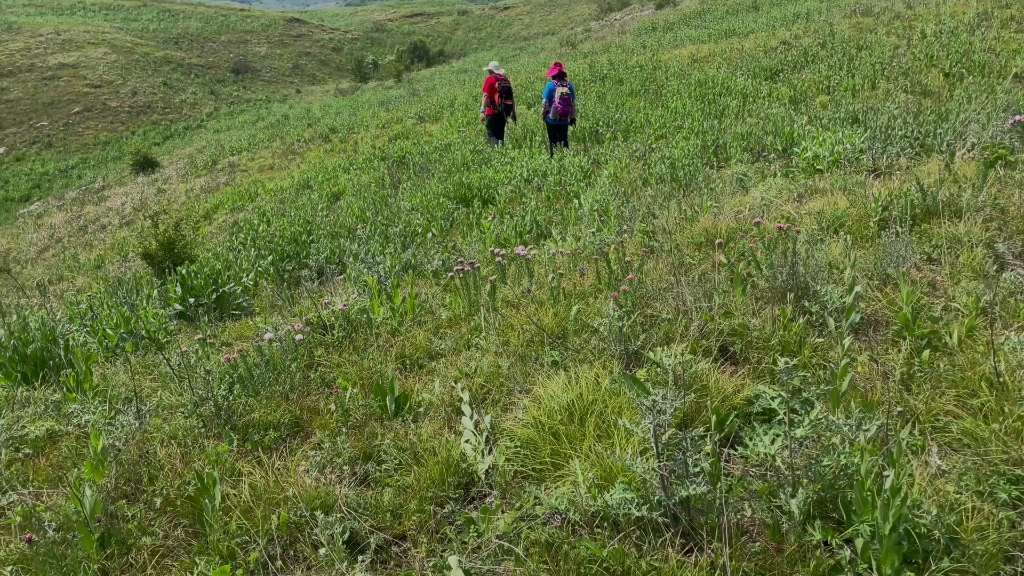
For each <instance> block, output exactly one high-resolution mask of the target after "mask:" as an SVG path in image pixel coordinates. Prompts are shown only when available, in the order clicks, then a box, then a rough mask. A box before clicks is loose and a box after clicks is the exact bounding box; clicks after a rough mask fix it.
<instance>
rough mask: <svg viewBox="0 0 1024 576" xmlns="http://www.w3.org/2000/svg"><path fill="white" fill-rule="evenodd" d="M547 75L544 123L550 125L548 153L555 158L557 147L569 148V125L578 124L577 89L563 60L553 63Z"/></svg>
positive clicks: (544, 97)
mask: <svg viewBox="0 0 1024 576" xmlns="http://www.w3.org/2000/svg"><path fill="white" fill-rule="evenodd" d="M547 77H548V78H549V81H548V83H547V86H545V87H544V96H543V99H544V123H545V124H546V125H547V127H548V154H549V155H550V156H551V157H552V158H554V157H555V148H556V147H559V146H560V147H562V148H565V149H566V150H568V149H569V127H570V126H575V125H576V90H575V89H574V88H573V87H572V84H571V83H570V82H569V80H568V76H567V75H566V73H565V66H564V65H563V64H562V63H561V62H555V63H554V64H552V65H551V68H549V69H548V73H547Z"/></svg>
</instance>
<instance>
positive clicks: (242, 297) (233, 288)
mask: <svg viewBox="0 0 1024 576" xmlns="http://www.w3.org/2000/svg"><path fill="white" fill-rule="evenodd" d="M255 287H256V273H255V272H254V271H251V270H250V271H248V272H245V271H242V270H239V269H238V268H237V267H235V266H231V265H230V264H226V263H223V262H215V261H207V260H199V261H197V262H195V263H192V264H189V265H187V266H183V267H181V268H179V269H178V270H177V272H175V274H174V275H173V276H172V277H169V278H168V279H167V281H166V292H165V299H166V303H167V306H168V307H169V308H170V309H171V310H173V311H174V313H175V315H176V316H177V317H179V318H182V319H185V320H189V321H196V320H199V319H201V318H204V317H205V318H217V319H225V318H232V317H239V316H244V315H246V314H248V313H249V312H250V311H251V310H252V294H253V292H254V290H255Z"/></svg>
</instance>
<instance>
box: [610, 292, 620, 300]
mask: <svg viewBox="0 0 1024 576" xmlns="http://www.w3.org/2000/svg"><path fill="white" fill-rule="evenodd" d="M618 299H619V293H618V292H612V300H618Z"/></svg>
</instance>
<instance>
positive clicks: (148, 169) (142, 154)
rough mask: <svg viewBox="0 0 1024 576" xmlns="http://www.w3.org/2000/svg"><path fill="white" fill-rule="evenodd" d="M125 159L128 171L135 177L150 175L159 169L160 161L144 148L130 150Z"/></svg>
mask: <svg viewBox="0 0 1024 576" xmlns="http://www.w3.org/2000/svg"><path fill="white" fill-rule="evenodd" d="M127 159H128V169H129V170H131V172H132V174H135V175H136V176H141V175H143V174H152V173H153V172H156V171H157V170H158V169H159V168H160V161H159V160H157V159H156V156H153V154H152V153H151V152H150V151H149V150H146V149H145V148H132V149H131V150H129V151H128V157H127Z"/></svg>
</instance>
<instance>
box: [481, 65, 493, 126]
mask: <svg viewBox="0 0 1024 576" xmlns="http://www.w3.org/2000/svg"><path fill="white" fill-rule="evenodd" d="M494 83H495V80H494V76H488V77H487V79H485V80H484V89H483V93H484V97H483V98H481V99H480V121H481V122H483V121H485V120H487V105H488V104H490V100H491V91H492V88H493V84H494Z"/></svg>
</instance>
